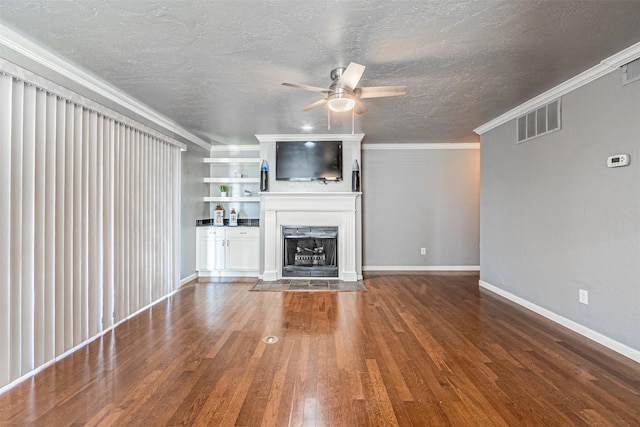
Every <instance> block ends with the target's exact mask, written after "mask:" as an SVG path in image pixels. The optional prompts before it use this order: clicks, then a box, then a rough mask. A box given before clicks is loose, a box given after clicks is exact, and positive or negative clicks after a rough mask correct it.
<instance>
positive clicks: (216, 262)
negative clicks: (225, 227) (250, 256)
mask: <svg viewBox="0 0 640 427" xmlns="http://www.w3.org/2000/svg"><path fill="white" fill-rule="evenodd" d="M220 234H221V235H220V236H217V237H216V239H215V241H214V242H213V245H211V246H212V247H213V255H212V257H213V258H212V264H213V267H212V270H225V269H226V266H225V259H226V256H225V255H226V251H227V248H226V246H227V239H225V237H224V233H220Z"/></svg>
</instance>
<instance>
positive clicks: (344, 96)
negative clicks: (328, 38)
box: [282, 62, 407, 114]
mask: <svg viewBox="0 0 640 427" xmlns="http://www.w3.org/2000/svg"><path fill="white" fill-rule="evenodd" d="M364 69H365V66H364V65H360V64H356V63H355V62H352V63H350V64H349V66H348V67H347V68H344V67H340V68H335V69H333V70H331V74H330V75H331V80H332V83H331V85H330V86H329V89H323V88H320V87H315V86H308V85H303V84H298V83H282V84H283V85H284V86H290V87H294V88H297V89H303V90H308V91H311V92H319V93H325V94H326V97H325V98H323V99H320V100H318V101H316V102H314V103H312V104H309V105H307V106H306V107H304V108H303V109H302V111H309V110H311V109H313V108H316V107H320V106H321V105H324V104H327V106H328V107H329V109H330V110H331V111H334V112H338V113H340V112H346V111H351V110H354V111H355V112H356V113H358V114H361V113H363V112H364V107H363V106H362V103H360V102H357V101H358V99H364V98H383V97H387V96H398V95H404V94H406V93H407V87H406V86H370V87H357V86H358V83H359V82H360V78H361V77H362V74H363V73H364ZM354 107H355V108H354Z"/></svg>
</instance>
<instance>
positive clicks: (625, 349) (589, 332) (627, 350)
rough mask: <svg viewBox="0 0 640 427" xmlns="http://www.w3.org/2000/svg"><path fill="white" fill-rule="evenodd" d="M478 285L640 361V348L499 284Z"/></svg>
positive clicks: (480, 282)
mask: <svg viewBox="0 0 640 427" xmlns="http://www.w3.org/2000/svg"><path fill="white" fill-rule="evenodd" d="M478 285H479V286H480V287H481V288H484V289H486V290H488V291H490V292H493V293H495V294H498V295H500V296H501V297H504V298H506V299H508V300H510V301H513V302H515V303H516V304H518V305H520V306H522V307H524V308H526V309H528V310H531V311H533V312H534V313H537V314H539V315H541V316H543V317H546V318H547V319H549V320H551V321H553V322H556V323H558V324H559V325H561V326H564V327H565V328H568V329H570V330H572V331H574V332H576V333H578V334H580V335H582V336H583V337H586V338H589V339H590V340H592V341H595V342H597V343H598V344H602V345H603V346H605V347H607V348H609V349H611V350H613V351H615V352H616V353H619V354H621V355H623V356H625V357H628V358H629V359H631V360H633V361H635V362H638V363H640V350H636V349H634V348H631V347H629V346H627V345H625V344H622V343H621V342H618V341H616V340H613V339H611V338H609V337H607V336H605V335H602V334H601V333H599V332H596V331H594V330H593V329H589V328H587V327H586V326H583V325H581V324H579V323H576V322H574V321H573V320H570V319H567V318H566V317H563V316H560V315H559V314H556V313H554V312H553V311H550V310H547V309H546V308H543V307H540V306H539V305H536V304H534V303H532V302H529V301H527V300H525V299H523V298H520V297H519V296H517V295H514V294H512V293H510V292H507V291H505V290H504V289H501V288H498V287H497V286H494V285H491V284H490V283H487V282H485V281H483V280H479V281H478Z"/></svg>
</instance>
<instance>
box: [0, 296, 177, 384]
mask: <svg viewBox="0 0 640 427" xmlns="http://www.w3.org/2000/svg"><path fill="white" fill-rule="evenodd" d="M178 292H179V289H176V290H175V291H172V292H170V293H168V294H167V295H165V296H163V297H162V298H159V299H157V300H155V301H154V302H152V303H151V304H149V305H147V306H145V307H142V308H141V309H140V310H138V311H136V312H135V313H132V314H130V315H129V316H127V317H125V318H124V319H122V320H120V321H119V322H118V323H114V324H113V325H111V326H109V327H108V328H106V329H104V330H103V331H100V332H98V333H97V334H95V335H94V336H92V337H90V338H87V339H86V340H84V341H83V342H81V343H80V344H78V345H76V346H75V347H73V348H71V349H69V350H67V351H65V352H64V353H62V354H60V355H58V356H56V357H55V358H53V359H51V360H49V361H48V362H47V363H45V364H43V365H41V366H38V367H37V368H35V369H33V370H31V371H29V372H27V373H26V374H24V375H23V376H21V377H20V378H16V379H15V380H13V381H12V382H10V383H9V384H7V385H5V386H3V387H0V394H2V393H4V392H5V391H8V390H9V389H11V388H13V387H15V386H17V385H18V384H19V383H21V382H22V381H24V380H27V379H29V378H32V377H34V376H35V375H37V374H38V373H40V372H42V371H44V370H45V369H47V368H48V367H49V366H51V365H53V364H54V363H56V362H58V361H60V360H62V359H64V358H65V357H67V356H69V355H70V354H72V353H75V352H76V351H78V350H80V349H81V348H82V347H85V346H87V345H89V344H91V343H92V342H93V341H95V340H97V339H98V338H102V336H103V335H105V334H106V333H107V332H110V331H113V330H114V329H115V328H117V327H118V326H120V325H121V324H123V323H124V322H126V321H127V320H129V319H131V318H133V317H135V316H137V315H138V314H140V313H142V312H143V311H145V310H148V309H150V308H151V307H153V306H154V305H156V304H158V303H159V302H161V301H164V300H166V299H167V298H169V297H171V296H173V295H174V294H176V293H178Z"/></svg>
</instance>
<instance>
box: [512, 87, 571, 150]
mask: <svg viewBox="0 0 640 427" xmlns="http://www.w3.org/2000/svg"><path fill="white" fill-rule="evenodd" d="M560 118H561V116H560V98H558V99H556V100H554V101H551V102H550V103H548V104H546V105H543V106H542V107H538V108H537V109H535V110H531V111H529V112H528V113H527V114H524V115H522V116H520V117H518V143H520V142H525V141H528V140H530V139H532V138H535V137H537V136H541V135H545V134H547V133H549V132H554V131H557V130H560V127H561V125H560Z"/></svg>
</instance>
